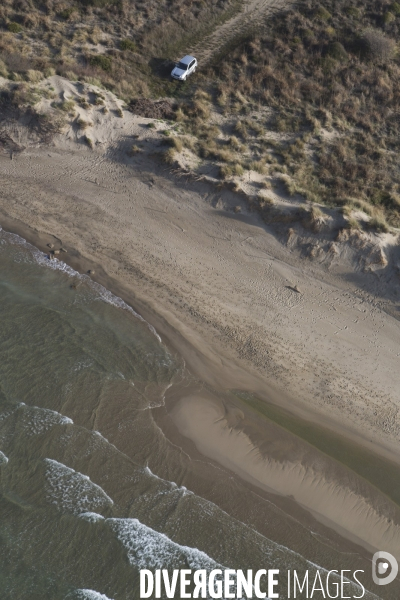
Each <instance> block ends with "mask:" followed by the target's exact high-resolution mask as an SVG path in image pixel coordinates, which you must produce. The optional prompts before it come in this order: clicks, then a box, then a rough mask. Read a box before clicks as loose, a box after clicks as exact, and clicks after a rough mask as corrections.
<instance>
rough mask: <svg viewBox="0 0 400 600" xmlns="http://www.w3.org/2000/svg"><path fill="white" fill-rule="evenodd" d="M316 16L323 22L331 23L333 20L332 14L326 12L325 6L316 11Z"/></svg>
mask: <svg viewBox="0 0 400 600" xmlns="http://www.w3.org/2000/svg"><path fill="white" fill-rule="evenodd" d="M315 16H316V17H317V19H321V21H329V19H331V18H332V15H331V13H330V12H329V11H328V10H326V8H324V7H323V6H319V7H318V8H317V10H316V11H315Z"/></svg>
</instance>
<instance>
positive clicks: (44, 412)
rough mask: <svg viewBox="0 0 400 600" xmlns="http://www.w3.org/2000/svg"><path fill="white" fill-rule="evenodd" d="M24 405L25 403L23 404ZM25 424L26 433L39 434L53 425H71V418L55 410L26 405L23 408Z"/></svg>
mask: <svg viewBox="0 0 400 600" xmlns="http://www.w3.org/2000/svg"><path fill="white" fill-rule="evenodd" d="M24 406H26V405H24ZM24 413H26V415H25V425H26V427H27V429H28V431H27V435H39V434H40V433H44V432H46V431H48V430H49V429H51V428H52V427H54V426H55V425H71V424H73V421H72V419H70V418H69V417H65V416H64V415H61V414H60V413H58V412H56V411H55V410H49V409H48V408H40V407H38V406H26V408H25V409H24Z"/></svg>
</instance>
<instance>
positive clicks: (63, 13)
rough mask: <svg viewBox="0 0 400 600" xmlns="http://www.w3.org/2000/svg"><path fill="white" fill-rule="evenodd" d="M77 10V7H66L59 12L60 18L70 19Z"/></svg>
mask: <svg viewBox="0 0 400 600" xmlns="http://www.w3.org/2000/svg"><path fill="white" fill-rule="evenodd" d="M74 12H75V8H74V7H73V6H70V7H69V8H64V10H62V11H61V12H59V13H58V16H59V17H60V19H64V21H68V19H69V18H70V17H71V15H72V14H73V13H74Z"/></svg>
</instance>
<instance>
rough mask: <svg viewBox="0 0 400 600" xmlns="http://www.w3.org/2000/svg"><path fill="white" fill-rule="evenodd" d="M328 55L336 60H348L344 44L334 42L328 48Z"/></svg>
mask: <svg viewBox="0 0 400 600" xmlns="http://www.w3.org/2000/svg"><path fill="white" fill-rule="evenodd" d="M328 55H329V56H331V57H332V58H334V59H335V60H340V61H344V60H346V59H347V52H346V50H345V49H344V46H343V44H341V43H340V42H332V43H331V44H329V46H328Z"/></svg>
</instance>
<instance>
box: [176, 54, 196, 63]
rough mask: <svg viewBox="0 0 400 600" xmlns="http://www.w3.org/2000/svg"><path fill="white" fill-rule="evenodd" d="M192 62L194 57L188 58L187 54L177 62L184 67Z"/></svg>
mask: <svg viewBox="0 0 400 600" xmlns="http://www.w3.org/2000/svg"><path fill="white" fill-rule="evenodd" d="M192 60H195V58H194V56H190V55H189V54H187V55H186V56H184V57H183V58H181V60H180V61H179V62H181V63H183V64H184V65H188V64H189V63H190V62H192Z"/></svg>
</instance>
